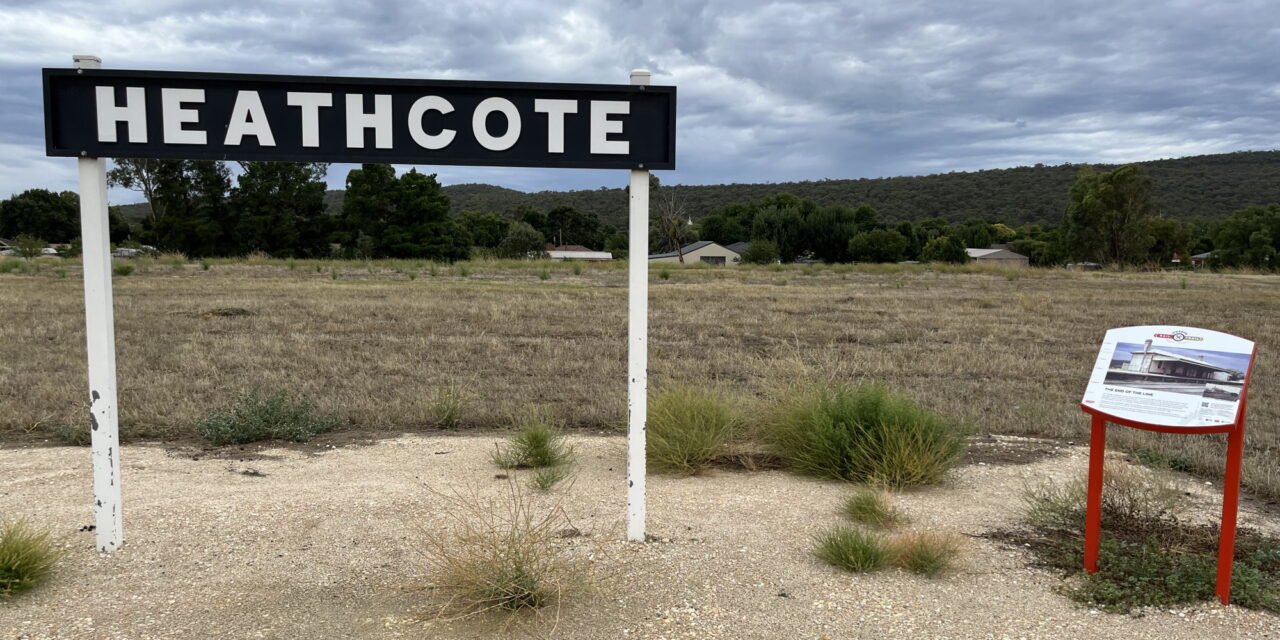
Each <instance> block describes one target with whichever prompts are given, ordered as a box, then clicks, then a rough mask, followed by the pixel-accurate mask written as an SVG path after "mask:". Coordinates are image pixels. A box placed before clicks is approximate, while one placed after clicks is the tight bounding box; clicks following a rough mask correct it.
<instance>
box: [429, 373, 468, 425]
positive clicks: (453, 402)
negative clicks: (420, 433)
mask: <svg viewBox="0 0 1280 640" xmlns="http://www.w3.org/2000/svg"><path fill="white" fill-rule="evenodd" d="M473 400H474V396H472V395H471V393H469V392H468V391H467V390H466V389H464V388H463V387H461V386H459V385H457V384H450V385H447V386H444V387H441V388H439V389H436V391H435V393H434V394H433V395H432V398H431V404H430V405H428V408H427V412H428V414H429V415H430V418H431V424H432V425H433V426H436V427H439V428H441V429H456V428H457V427H458V426H459V425H460V424H462V415H463V414H464V413H466V412H467V409H469V408H470V407H471V404H472V402H473Z"/></svg>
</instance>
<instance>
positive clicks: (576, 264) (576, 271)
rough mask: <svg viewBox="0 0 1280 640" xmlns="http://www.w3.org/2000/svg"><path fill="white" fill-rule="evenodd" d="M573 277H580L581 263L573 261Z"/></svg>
mask: <svg viewBox="0 0 1280 640" xmlns="http://www.w3.org/2000/svg"><path fill="white" fill-rule="evenodd" d="M573 275H575V276H580V275H582V263H581V262H577V261H574V263H573Z"/></svg>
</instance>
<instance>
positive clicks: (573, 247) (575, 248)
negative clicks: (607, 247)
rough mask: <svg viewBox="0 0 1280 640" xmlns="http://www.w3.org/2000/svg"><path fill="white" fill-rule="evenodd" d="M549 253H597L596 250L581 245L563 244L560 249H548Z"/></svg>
mask: <svg viewBox="0 0 1280 640" xmlns="http://www.w3.org/2000/svg"><path fill="white" fill-rule="evenodd" d="M547 251H595V249H590V248H587V247H584V246H582V245H580V244H562V245H560V246H558V247H553V248H551V249H547Z"/></svg>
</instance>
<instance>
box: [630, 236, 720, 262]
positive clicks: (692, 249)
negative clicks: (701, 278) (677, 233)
mask: <svg viewBox="0 0 1280 640" xmlns="http://www.w3.org/2000/svg"><path fill="white" fill-rule="evenodd" d="M682 254H683V256H684V263H685V264H698V263H699V262H703V263H706V264H713V265H736V264H738V263H739V262H741V261H742V255H741V254H739V253H738V252H736V251H733V250H731V249H728V248H726V247H722V246H720V245H718V244H716V243H714V242H712V241H710V240H699V241H698V242H695V243H693V244H689V245H685V246H684V247H683V248H681V250H680V251H670V252H667V253H657V254H653V255H650V256H649V262H650V263H653V262H659V263H678V262H680V257H681V255H682Z"/></svg>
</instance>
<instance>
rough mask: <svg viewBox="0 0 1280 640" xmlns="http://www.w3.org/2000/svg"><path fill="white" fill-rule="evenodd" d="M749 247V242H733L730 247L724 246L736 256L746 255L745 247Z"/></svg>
mask: <svg viewBox="0 0 1280 640" xmlns="http://www.w3.org/2000/svg"><path fill="white" fill-rule="evenodd" d="M749 246H751V243H749V242H735V243H733V244H731V245H728V246H726V247H725V248H726V249H728V250H730V251H732V252H734V253H736V254H738V255H742V254H744V253H746V251H747V247H749Z"/></svg>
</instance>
